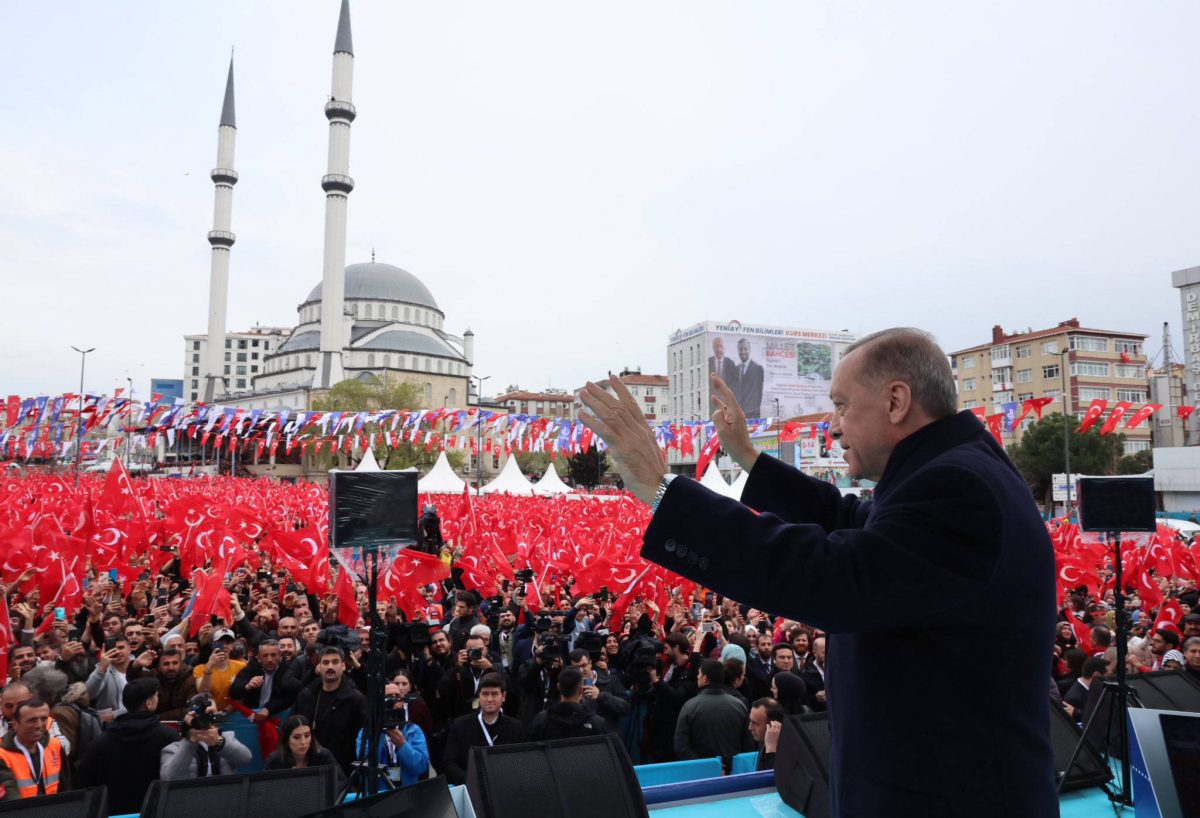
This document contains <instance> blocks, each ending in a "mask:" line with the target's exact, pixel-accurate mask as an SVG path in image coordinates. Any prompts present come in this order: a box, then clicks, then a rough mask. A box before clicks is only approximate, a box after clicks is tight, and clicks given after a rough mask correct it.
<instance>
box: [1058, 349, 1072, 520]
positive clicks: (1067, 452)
mask: <svg viewBox="0 0 1200 818" xmlns="http://www.w3.org/2000/svg"><path fill="white" fill-rule="evenodd" d="M1066 344H1067V346H1066V348H1065V349H1063V350H1061V351H1060V352H1059V353H1058V357H1059V360H1060V361H1061V362H1062V364H1061V367H1060V368H1061V369H1062V372H1061V373H1060V374H1061V375H1062V384H1063V393H1062V399H1063V460H1064V461H1066V468H1067V501H1066V502H1065V503H1064V504H1063V512H1064V513H1063V516H1064V517H1070V516H1071V408H1070V403H1069V401H1070V394H1071V390H1070V382H1069V381H1068V380H1067V365H1068V363H1069V359H1070V354H1071V339H1070V337H1069V336H1068V337H1067V341H1066Z"/></svg>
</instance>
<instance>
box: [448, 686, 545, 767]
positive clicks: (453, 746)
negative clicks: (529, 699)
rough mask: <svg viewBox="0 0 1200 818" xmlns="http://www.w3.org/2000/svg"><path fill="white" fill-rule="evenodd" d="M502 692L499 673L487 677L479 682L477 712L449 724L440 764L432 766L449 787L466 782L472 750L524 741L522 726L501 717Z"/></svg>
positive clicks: (503, 696) (515, 721)
mask: <svg viewBox="0 0 1200 818" xmlns="http://www.w3.org/2000/svg"><path fill="white" fill-rule="evenodd" d="M506 690H507V682H505V681H504V677H503V676H502V675H501V674H499V673H489V674H487V675H486V676H484V677H483V678H482V679H480V680H479V710H478V711H476V712H474V713H468V714H466V715H465V716H459V717H458V718H457V719H455V720H454V721H453V722H451V724H450V730H449V733H448V735H447V736H446V751H445V753H444V755H443V758H442V761H441V763H440V764H435V765H434V766H435V767H437V770H438V772H440V773H442V774H443V775H445V776H446V780H447V781H449V782H450V783H451V784H462V783H464V782H465V781H466V780H467V761H468V758H469V756H470V752H471V748H472V747H483V746H486V747H494V746H496V745H499V744H520V743H521V742H522V741H524V740H525V725H523V724H521V722H520V720H519V719H514V718H513V717H512V716H506V715H504V698H505V696H506V695H507V693H506Z"/></svg>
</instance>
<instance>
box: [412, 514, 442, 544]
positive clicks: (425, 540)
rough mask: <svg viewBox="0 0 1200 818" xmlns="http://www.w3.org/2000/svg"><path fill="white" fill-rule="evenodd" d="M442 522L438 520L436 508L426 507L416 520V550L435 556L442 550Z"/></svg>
mask: <svg viewBox="0 0 1200 818" xmlns="http://www.w3.org/2000/svg"><path fill="white" fill-rule="evenodd" d="M442 545H443V540H442V522H441V520H439V519H438V515H437V507H436V506H433V505H427V506H425V508H424V509H423V510H422V511H421V518H420V519H419V520H417V550H418V551H423V552H425V553H426V554H436V553H438V552H439V551H440V550H441V549H442Z"/></svg>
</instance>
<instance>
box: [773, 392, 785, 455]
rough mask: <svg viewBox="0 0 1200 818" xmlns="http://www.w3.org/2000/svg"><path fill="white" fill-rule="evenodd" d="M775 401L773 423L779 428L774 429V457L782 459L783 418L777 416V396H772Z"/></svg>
mask: <svg viewBox="0 0 1200 818" xmlns="http://www.w3.org/2000/svg"><path fill="white" fill-rule="evenodd" d="M772 400H774V401H775V425H776V426H778V427H779V428H778V429H776V430H775V459H776V460H783V418H782V417H780V416H779V398H773V399H772Z"/></svg>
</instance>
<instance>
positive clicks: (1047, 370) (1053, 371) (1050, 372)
mask: <svg viewBox="0 0 1200 818" xmlns="http://www.w3.org/2000/svg"><path fill="white" fill-rule="evenodd" d="M1042 377H1043V378H1057V377H1058V364H1053V365H1051V366H1043V367H1042Z"/></svg>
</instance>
